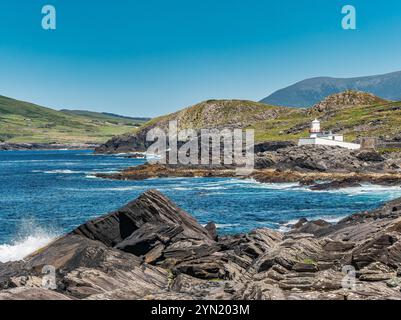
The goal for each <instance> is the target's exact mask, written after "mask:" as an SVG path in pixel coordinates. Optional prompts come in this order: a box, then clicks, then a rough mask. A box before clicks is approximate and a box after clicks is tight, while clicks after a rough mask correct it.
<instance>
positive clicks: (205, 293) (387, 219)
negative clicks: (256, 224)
mask: <svg viewBox="0 0 401 320" xmlns="http://www.w3.org/2000/svg"><path fill="white" fill-rule="evenodd" d="M48 266H53V267H54V268H55V275H56V278H55V280H56V281H55V288H53V289H51V290H50V289H45V288H43V286H42V280H43V270H44V268H46V267H48ZM350 268H351V269H353V270H354V274H355V278H353V279H351V280H352V281H348V280H347V281H345V280H344V279H345V278H344V277H345V276H346V274H345V273H344V270H350ZM400 270H401V199H397V200H394V201H391V202H389V203H387V204H385V205H384V206H382V207H381V208H378V209H376V210H372V211H370V212H361V213H358V214H355V215H352V216H350V217H348V218H345V219H343V220H342V221H340V222H339V223H338V224H329V223H327V222H325V221H322V220H318V221H307V220H306V219H301V220H300V221H299V223H297V224H296V225H295V226H294V228H293V230H292V231H291V232H289V233H287V234H283V233H280V232H277V231H274V230H270V229H266V228H262V229H256V230H254V231H251V232H249V233H246V234H237V235H225V236H219V237H216V229H215V226H214V224H213V223H210V224H209V225H208V227H207V228H204V227H202V226H201V225H200V224H198V223H197V222H196V220H195V219H193V218H192V217H191V216H189V215H188V214H187V213H186V212H184V211H183V210H182V209H180V208H178V207H177V206H176V205H175V204H173V203H172V202H171V201H170V200H169V199H167V198H166V197H165V196H163V195H162V194H160V193H159V192H157V191H153V190H152V191H148V192H146V193H144V194H143V195H142V196H140V197H139V198H138V199H137V200H135V201H133V202H131V203H129V204H128V205H126V206H125V207H123V208H121V209H120V210H117V211H115V212H112V213H110V214H108V215H105V216H103V217H101V218H98V219H94V220H92V221H89V222H88V223H86V224H84V225H82V226H80V227H78V228H77V229H76V230H74V231H73V232H72V233H70V234H67V235H65V236H63V237H61V238H59V239H56V240H55V241H53V242H52V243H50V244H49V245H47V246H46V247H44V248H42V249H41V250H38V251H37V252H35V253H33V254H32V255H30V256H28V257H26V258H25V259H24V260H23V261H18V262H9V263H1V264H0V299H52V300H53V299H91V300H94V299H297V300H298V299H342V300H343V299H348V300H352V299H401V292H400V290H401V287H400V284H401V277H400V276H401V271H400ZM350 285H352V287H349V286H350Z"/></svg>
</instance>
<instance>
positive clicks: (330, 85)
mask: <svg viewBox="0 0 401 320" xmlns="http://www.w3.org/2000/svg"><path fill="white" fill-rule="evenodd" d="M346 90H358V91H364V92H370V93H372V94H374V95H376V96H379V97H382V98H384V99H387V100H393V101H399V100H401V71H399V72H393V73H388V74H383V75H376V76H369V77H359V78H343V79H341V78H329V77H319V78H311V79H307V80H303V81H300V82H298V83H296V84H294V85H291V86H289V87H287V88H284V89H281V90H278V91H276V92H274V93H273V94H271V95H270V96H268V97H267V98H265V99H262V100H261V102H263V103H267V104H272V105H279V106H280V105H283V106H288V107H310V106H313V105H314V104H316V103H318V102H319V101H321V100H323V99H324V98H325V97H327V96H329V95H332V94H336V93H340V92H343V91H346Z"/></svg>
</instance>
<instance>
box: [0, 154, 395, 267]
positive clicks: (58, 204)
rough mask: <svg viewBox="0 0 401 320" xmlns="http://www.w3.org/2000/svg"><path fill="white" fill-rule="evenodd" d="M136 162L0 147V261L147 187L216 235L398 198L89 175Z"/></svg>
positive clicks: (376, 189) (337, 215) (366, 191)
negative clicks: (212, 225)
mask: <svg viewBox="0 0 401 320" xmlns="http://www.w3.org/2000/svg"><path fill="white" fill-rule="evenodd" d="M143 162H144V160H139V159H128V158H125V157H124V155H111V156H106V155H94V154H93V153H92V152H91V151H72V150H57V151H2V152H0V173H1V174H0V262H4V261H9V260H16V259H21V258H23V257H24V256H25V255H26V254H29V253H30V252H32V251H33V250H35V249H37V248H38V247H40V246H42V245H44V244H46V243H47V242H49V241H50V240H51V239H53V238H55V237H56V236H58V235H61V234H63V233H65V232H67V231H70V230H72V229H73V228H75V227H77V226H78V225H80V224H82V223H84V222H85V221H87V220H89V219H92V218H94V217H98V216H100V215H102V214H105V213H107V212H109V211H112V210H115V209H118V208H119V207H121V206H122V205H124V204H125V203H127V202H129V201H131V200H133V199H135V198H136V197H137V196H138V195H140V194H141V193H142V192H144V191H146V190H148V189H151V188H155V189H158V190H160V191H161V192H163V193H164V194H166V195H167V196H168V197H170V198H171V199H172V200H173V201H175V202H176V203H177V204H178V205H179V206H181V207H182V208H183V209H185V210H186V211H188V212H189V213H190V214H192V215H193V216H195V217H196V218H197V219H198V220H199V222H200V223H202V224H205V223H207V222H209V221H215V222H216V224H217V226H218V231H219V233H237V232H246V231H249V230H251V229H254V228H259V227H269V228H274V229H280V230H286V229H288V226H289V224H291V223H294V222H295V221H297V220H298V219H299V218H301V217H306V218H309V219H318V218H323V219H325V220H328V221H333V222H334V221H337V220H339V219H341V218H343V217H345V216H346V215H349V214H351V213H355V212H358V211H363V210H367V209H372V208H375V207H378V206H380V205H381V204H382V203H383V202H385V201H388V200H390V199H393V198H397V197H401V188H399V187H382V186H374V185H363V186H362V187H358V188H349V189H343V190H338V191H327V192H317V191H310V190H308V189H307V188H305V187H301V186H299V185H298V184H296V183H292V184H290V183H284V184H262V183H258V182H255V181H253V180H250V179H233V178H224V179H221V178H163V179H148V180H144V181H114V180H105V179H99V178H95V177H94V174H95V173H97V172H114V171H117V170H119V169H122V168H125V167H128V166H135V165H138V164H141V163H143Z"/></svg>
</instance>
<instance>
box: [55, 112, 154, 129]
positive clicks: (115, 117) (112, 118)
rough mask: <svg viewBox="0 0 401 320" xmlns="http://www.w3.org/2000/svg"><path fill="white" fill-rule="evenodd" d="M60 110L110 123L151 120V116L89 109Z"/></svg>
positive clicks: (140, 122)
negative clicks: (137, 116) (124, 114)
mask: <svg viewBox="0 0 401 320" xmlns="http://www.w3.org/2000/svg"><path fill="white" fill-rule="evenodd" d="M60 111H61V112H63V113H66V114H70V115H76V116H82V117H87V118H91V119H97V120H100V121H107V122H109V123H114V124H126V125H134V126H138V125H141V124H143V123H145V122H147V121H149V120H150V118H134V117H127V116H121V115H119V114H115V113H109V112H94V111H87V110H67V109H62V110H60Z"/></svg>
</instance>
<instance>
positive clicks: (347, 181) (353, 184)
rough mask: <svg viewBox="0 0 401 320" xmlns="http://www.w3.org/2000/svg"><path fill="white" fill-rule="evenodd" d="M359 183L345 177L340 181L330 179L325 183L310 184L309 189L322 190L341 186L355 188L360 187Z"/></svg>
mask: <svg viewBox="0 0 401 320" xmlns="http://www.w3.org/2000/svg"><path fill="white" fill-rule="evenodd" d="M360 186H361V184H360V183H359V182H358V181H356V180H355V179H345V180H340V181H330V182H326V183H318V184H315V185H312V186H310V187H309V188H310V189H311V190H315V191H322V190H337V189H343V188H355V187H360Z"/></svg>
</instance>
